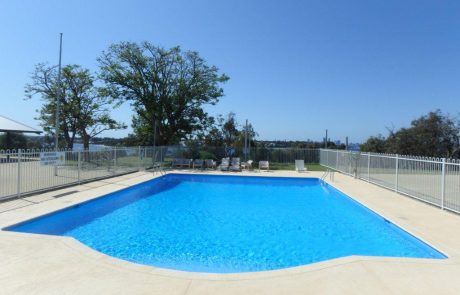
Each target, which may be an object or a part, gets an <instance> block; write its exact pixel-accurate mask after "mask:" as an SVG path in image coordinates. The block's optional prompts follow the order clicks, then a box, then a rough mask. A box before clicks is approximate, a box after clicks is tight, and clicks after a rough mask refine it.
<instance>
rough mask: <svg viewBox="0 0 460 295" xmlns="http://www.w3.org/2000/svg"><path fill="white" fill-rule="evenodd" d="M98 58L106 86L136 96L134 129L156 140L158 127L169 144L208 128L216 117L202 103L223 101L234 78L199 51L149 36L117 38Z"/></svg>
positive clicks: (149, 141) (128, 97) (160, 138)
mask: <svg viewBox="0 0 460 295" xmlns="http://www.w3.org/2000/svg"><path fill="white" fill-rule="evenodd" d="M98 60H99V64H100V69H101V75H100V77H101V78H102V79H103V80H104V81H105V83H106V88H105V90H106V92H107V93H108V94H109V95H110V96H111V97H112V98H114V99H121V100H124V101H130V102H131V105H132V106H133V108H134V110H135V112H136V114H135V116H134V118H133V129H134V132H135V134H136V136H137V137H138V138H140V139H142V140H144V143H145V144H152V143H153V136H154V133H156V134H157V138H156V142H157V143H158V144H160V145H167V144H173V143H177V142H179V141H181V140H184V139H188V138H190V137H193V136H194V135H196V133H198V132H202V131H204V130H205V129H206V128H208V127H209V126H210V125H211V124H212V122H213V120H212V119H211V117H210V116H209V115H208V114H207V113H206V112H205V111H204V110H203V108H202V107H203V105H206V104H211V105H214V104H216V103H217V102H218V100H219V98H220V97H222V96H223V94H224V93H223V89H222V88H221V86H220V85H221V84H222V83H224V82H226V81H227V80H228V77H227V76H226V75H224V74H219V71H218V69H217V67H215V66H209V65H208V64H207V63H206V61H205V60H204V59H203V58H201V57H200V56H199V54H198V53H197V52H194V51H186V52H182V51H181V49H180V48H179V47H173V48H170V49H164V48H161V47H157V46H154V45H153V44H151V43H149V42H143V43H141V44H137V43H131V42H121V43H119V44H113V45H111V46H110V47H109V49H108V50H107V51H106V52H103V53H102V56H101V57H100V58H99V59H98ZM154 126H156V128H157V129H156V132H154Z"/></svg>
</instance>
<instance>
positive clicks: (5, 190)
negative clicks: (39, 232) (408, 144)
mask: <svg viewBox="0 0 460 295" xmlns="http://www.w3.org/2000/svg"><path fill="white" fill-rule="evenodd" d="M228 156H232V157H240V158H241V159H242V160H244V159H248V160H249V159H252V160H254V161H255V162H257V161H259V160H268V161H270V162H271V163H283V164H285V163H289V164H292V165H293V163H294V160H297V159H303V160H304V161H305V162H306V163H319V150H318V149H295V148H260V147H259V148H251V149H250V150H249V149H248V150H243V149H242V148H224V147H209V146H160V147H116V148H115V147H110V148H109V147H103V148H100V149H98V150H59V151H57V152H56V151H54V150H7V151H2V150H0V200H4V199H8V198H12V197H21V196H24V195H28V194H33V193H37V192H41V191H44V190H49V189H53V188H58V187H63V186H68V185H73V184H78V183H81V182H85V181H91V180H96V179H101V178H106V177H110V176H116V175H121V174H124V173H129V172H134V171H138V170H140V169H146V168H148V167H151V166H152V164H153V163H159V162H160V163H161V164H162V165H163V167H168V166H170V165H171V162H172V159H174V158H187V159H214V160H220V159H222V158H223V157H228ZM292 169H293V168H292Z"/></svg>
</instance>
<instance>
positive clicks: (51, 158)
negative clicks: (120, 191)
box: [0, 147, 153, 200]
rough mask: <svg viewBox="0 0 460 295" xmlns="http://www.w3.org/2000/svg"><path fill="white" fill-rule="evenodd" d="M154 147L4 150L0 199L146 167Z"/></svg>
mask: <svg viewBox="0 0 460 295" xmlns="http://www.w3.org/2000/svg"><path fill="white" fill-rule="evenodd" d="M152 155H153V148H151V147H134V148H106V149H99V150H58V151H55V150H7V151H0V200H2V199H6V198H10V197H21V196H23V195H25V194H31V193H36V192H40V191H44V190H48V189H50V188H58V187H63V186H67V185H72V184H79V183H82V182H86V181H91V180H96V179H102V178H106V177H111V176H116V175H121V174H125V173H129V172H134V171H137V170H139V169H144V168H147V167H149V166H151V164H152V159H151V158H152Z"/></svg>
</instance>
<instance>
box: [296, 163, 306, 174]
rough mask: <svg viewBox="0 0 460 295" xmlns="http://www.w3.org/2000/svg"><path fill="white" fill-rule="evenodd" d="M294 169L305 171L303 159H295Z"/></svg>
mask: <svg viewBox="0 0 460 295" xmlns="http://www.w3.org/2000/svg"><path fill="white" fill-rule="evenodd" d="M295 171H297V172H306V171H307V168H305V163H304V161H303V160H295Z"/></svg>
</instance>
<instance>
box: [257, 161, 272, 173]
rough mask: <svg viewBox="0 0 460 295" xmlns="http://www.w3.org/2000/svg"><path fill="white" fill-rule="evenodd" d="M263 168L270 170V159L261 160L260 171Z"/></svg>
mask: <svg viewBox="0 0 460 295" xmlns="http://www.w3.org/2000/svg"><path fill="white" fill-rule="evenodd" d="M261 169H267V170H270V164H269V163H268V161H259V171H260V170H261Z"/></svg>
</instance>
